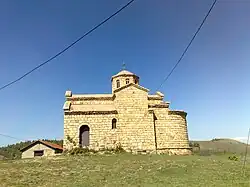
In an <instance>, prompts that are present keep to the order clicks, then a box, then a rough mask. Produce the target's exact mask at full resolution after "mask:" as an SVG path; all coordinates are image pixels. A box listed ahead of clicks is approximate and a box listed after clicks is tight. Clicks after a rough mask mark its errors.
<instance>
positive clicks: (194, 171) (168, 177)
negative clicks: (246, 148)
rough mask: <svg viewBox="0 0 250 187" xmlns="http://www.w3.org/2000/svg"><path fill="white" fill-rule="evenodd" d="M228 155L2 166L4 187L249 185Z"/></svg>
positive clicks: (64, 159) (249, 173)
mask: <svg viewBox="0 0 250 187" xmlns="http://www.w3.org/2000/svg"><path fill="white" fill-rule="evenodd" d="M241 167H242V161H230V160H228V156H226V155H221V156H167V155H131V154H117V155H91V156H59V157H55V158H50V159H45V158H43V159H23V160H9V161H7V160H5V161H0V168H1V169H0V186H1V187H11V186H19V187H29V186H32V187H33V186H43V187H45V186H46V187H56V186H60V187H63V186H70V187H71V186H72V187H77V186H79V187H80V186H81V187H84V186H86V187H87V186H88V187H91V186H112V187H113V186H188V187H189V186H206V187H207V186H227V187H228V186H234V187H235V186H246V187H249V186H250V163H249V162H248V163H247V164H246V173H245V176H243V175H242V172H241Z"/></svg>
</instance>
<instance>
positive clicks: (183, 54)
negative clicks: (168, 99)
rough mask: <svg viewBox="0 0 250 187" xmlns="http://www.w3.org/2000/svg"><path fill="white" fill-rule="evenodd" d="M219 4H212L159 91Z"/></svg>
mask: <svg viewBox="0 0 250 187" xmlns="http://www.w3.org/2000/svg"><path fill="white" fill-rule="evenodd" d="M216 2H217V0H215V1H214V2H213V4H212V6H211V7H210V9H209V11H208V12H207V14H206V16H205V17H204V19H203V21H202V22H201V24H200V26H199V28H198V29H197V31H196V32H195V34H194V36H193V37H192V39H191V40H190V42H189V44H188V45H187V47H186V48H185V50H184V52H183V53H182V55H181V57H180V58H179V60H178V61H177V63H176V64H175V66H174V67H173V69H172V70H171V71H170V72H169V74H168V75H167V76H166V78H165V79H164V80H163V82H162V83H161V84H160V86H159V87H158V88H157V90H159V89H160V88H161V87H162V85H163V84H164V83H165V82H166V81H167V80H168V79H169V77H170V76H171V74H172V73H173V71H174V70H175V68H176V67H177V66H178V64H179V63H180V62H181V60H182V59H183V57H184V55H185V53H186V52H187V50H188V48H189V47H190V46H191V44H192V43H193V41H194V39H195V37H196V36H197V34H198V33H199V31H200V30H201V28H202V26H203V24H204V23H205V21H206V19H207V17H208V16H209V14H210V12H211V11H212V9H213V8H214V5H215V3H216Z"/></svg>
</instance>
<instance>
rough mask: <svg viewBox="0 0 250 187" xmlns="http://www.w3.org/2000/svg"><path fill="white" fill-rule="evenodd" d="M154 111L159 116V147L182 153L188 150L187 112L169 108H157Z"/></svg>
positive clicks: (157, 130)
mask: <svg viewBox="0 0 250 187" xmlns="http://www.w3.org/2000/svg"><path fill="white" fill-rule="evenodd" d="M154 113H155V115H156V118H157V120H156V121H155V124H156V137H157V149H159V150H164V149H167V150H171V149H173V150H172V151H173V152H180V154H182V152H185V151H187V152H188V150H189V149H190V147H189V140H188V132H187V122H186V113H185V112H182V111H171V110H170V109H168V108H156V109H154ZM177 148H178V149H179V150H178V149H177ZM180 150H181V151H180ZM163 152H164V151H163Z"/></svg>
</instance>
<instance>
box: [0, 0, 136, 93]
mask: <svg viewBox="0 0 250 187" xmlns="http://www.w3.org/2000/svg"><path fill="white" fill-rule="evenodd" d="M134 1H135V0H131V1H129V2H128V3H127V4H125V5H124V6H122V7H121V8H120V9H118V10H117V11H116V12H115V13H113V14H112V15H111V16H109V17H108V18H106V19H104V20H103V21H102V22H100V23H99V24H97V25H96V26H95V27H93V28H92V29H90V30H89V31H87V32H86V33H85V34H84V35H82V36H81V37H80V38H78V39H77V40H75V41H74V42H73V43H71V44H70V45H68V46H67V47H65V48H64V49H63V50H61V51H60V52H58V53H57V54H55V55H54V56H52V57H51V58H49V59H48V60H46V61H45V62H43V63H41V64H40V65H38V66H36V67H35V68H33V69H31V70H30V71H28V72H27V73H25V74H23V75H22V76H20V77H19V78H17V79H15V80H13V81H11V82H9V83H7V84H5V85H4V86H2V87H0V91H1V90H3V89H5V88H7V87H9V86H11V85H13V84H15V83H17V82H18V81H20V80H22V79H23V78H25V77H26V76H27V75H29V74H31V73H32V72H34V71H35V70H37V69H39V68H41V67H42V66H44V65H46V64H48V63H49V62H50V61H52V60H53V59H55V58H56V57H58V56H60V55H61V54H63V53H64V52H65V51H67V50H68V49H70V48H71V47H73V46H74V45H75V44H76V43H78V42H79V41H81V40H82V39H83V38H85V37H86V36H88V35H89V34H91V33H92V32H94V31H95V30H96V29H97V28H99V27H100V26H102V25H103V24H104V23H106V22H107V21H109V20H110V19H111V18H113V17H115V16H116V15H117V14H119V13H120V12H121V11H122V10H124V9H125V8H127V7H128V6H129V5H131V4H132V3H133V2H134Z"/></svg>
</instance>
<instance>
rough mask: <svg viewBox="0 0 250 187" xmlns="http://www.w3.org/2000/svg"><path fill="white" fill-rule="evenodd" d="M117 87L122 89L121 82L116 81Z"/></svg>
mask: <svg viewBox="0 0 250 187" xmlns="http://www.w3.org/2000/svg"><path fill="white" fill-rule="evenodd" d="M116 87H117V88H120V81H119V80H117V81H116Z"/></svg>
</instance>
